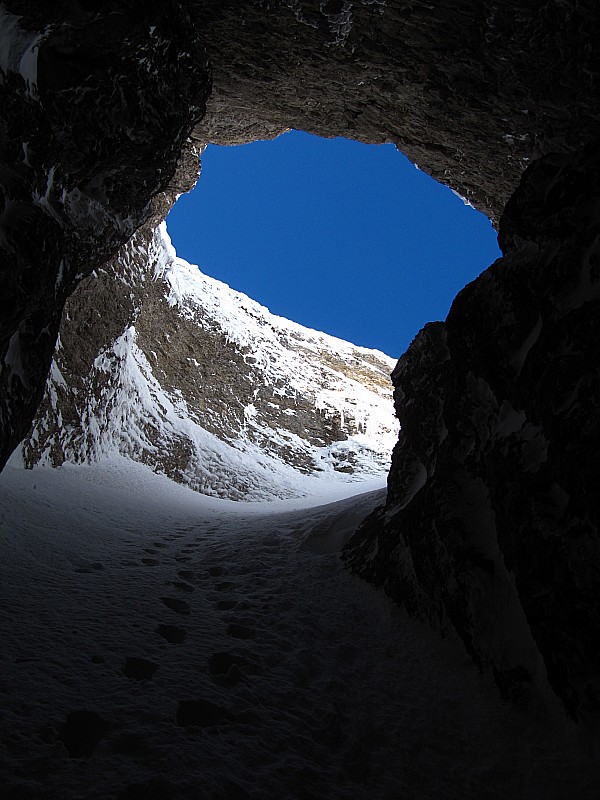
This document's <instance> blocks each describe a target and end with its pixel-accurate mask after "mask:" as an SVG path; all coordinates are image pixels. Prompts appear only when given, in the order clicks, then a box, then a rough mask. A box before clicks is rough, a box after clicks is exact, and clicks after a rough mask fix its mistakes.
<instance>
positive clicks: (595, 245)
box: [346, 143, 600, 720]
mask: <svg viewBox="0 0 600 800" xmlns="http://www.w3.org/2000/svg"><path fill="white" fill-rule="evenodd" d="M599 153H600V148H599V146H598V143H593V144H591V145H590V146H588V147H586V148H584V149H582V150H579V151H578V152H576V153H574V154H572V155H568V156H557V155H554V156H548V157H546V158H543V159H541V160H540V161H538V162H536V163H535V164H534V165H533V166H532V167H530V169H529V170H527V172H526V173H525V175H524V176H523V180H522V182H521V185H520V187H519V189H518V190H517V192H516V193H515V195H514V196H513V198H512V199H511V200H510V202H509V203H508V206H507V208H506V211H505V213H504V215H503V217H502V220H501V223H500V237H499V238H500V243H501V245H502V249H503V252H504V258H502V259H500V260H498V261H497V262H496V263H495V264H494V265H492V266H491V267H490V268H489V269H488V270H487V271H486V272H484V273H483V275H481V276H480V277H479V278H478V279H477V280H475V281H474V282H473V283H471V284H469V285H468V286H467V287H466V288H465V289H464V290H463V291H462V292H461V293H460V294H459V295H458V297H457V298H456V300H455V301H454V304H453V306H452V309H451V311H450V314H449V315H448V319H447V320H446V322H445V323H434V324H430V325H427V326H426V327H425V328H424V329H423V330H422V331H421V332H420V333H419V335H418V336H417V338H416V339H415V340H414V342H413V343H412V344H411V346H410V348H409V350H408V351H407V353H406V354H405V355H404V356H403V357H402V358H401V359H400V361H399V362H398V364H397V366H396V368H395V370H394V373H393V381H394V385H395V387H396V388H395V402H396V410H397V414H398V417H399V419H400V422H401V426H402V431H401V434H400V439H399V442H398V444H397V445H396V448H395V450H394V456H393V465H392V470H391V473H390V477H389V483H388V498H387V503H386V506H385V508H383V509H381V510H379V511H378V512H376V513H375V514H374V515H373V516H372V517H371V518H370V519H369V520H367V522H366V523H365V524H364V526H363V527H362V529H361V530H360V531H359V532H358V533H357V534H356V535H355V537H354V539H353V540H352V541H351V543H350V544H349V546H348V549H347V551H346V559H347V561H348V562H349V563H350V564H351V565H352V567H353V568H354V569H355V570H356V571H357V572H358V573H359V574H360V575H362V576H364V577H366V578H368V579H369V580H371V581H373V582H375V583H377V584H379V585H382V586H384V587H385V589H386V591H387V592H388V593H389V594H390V595H391V596H392V597H394V599H395V600H396V601H397V602H398V603H400V604H401V605H403V606H404V607H405V608H407V609H408V610H409V612H410V613H412V614H416V615H418V616H421V617H425V618H427V619H428V620H430V621H431V622H432V623H433V624H434V625H435V626H436V627H438V628H440V629H442V630H444V631H446V632H454V633H456V634H457V635H458V636H460V638H461V639H462V640H463V642H464V643H465V646H466V647H467V649H468V650H469V652H470V653H471V655H472V656H473V658H474V659H475V661H476V662H477V663H478V664H480V665H481V666H482V667H484V668H487V669H491V670H492V671H493V673H494V675H495V677H496V681H497V683H498V685H499V687H500V688H501V690H502V691H503V693H504V694H505V695H506V696H507V697H510V698H512V699H516V700H521V701H524V700H527V699H528V698H530V697H531V693H532V690H535V687H536V686H539V683H540V681H541V680H543V678H544V673H545V672H546V671H547V676H548V680H549V682H550V684H551V686H552V688H553V689H554V691H555V692H556V694H557V695H558V696H559V697H560V698H561V699H562V701H563V703H564V705H565V707H566V709H567V711H568V712H569V714H570V715H571V716H572V717H574V718H575V719H577V720H582V719H588V720H589V719H591V718H592V717H594V716H596V715H597V714H598V711H600V658H599V657H598V649H597V646H596V645H597V641H596V639H597V631H598V629H599V626H600V539H599V536H598V522H599V516H600V495H599V494H598V489H597V476H598V475H599V474H600V456H599V453H600V407H599V398H600V354H599V352H598V346H597V333H596V331H597V326H598V323H599V322H600V189H599V187H600V157H599Z"/></svg>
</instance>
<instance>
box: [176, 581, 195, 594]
mask: <svg viewBox="0 0 600 800" xmlns="http://www.w3.org/2000/svg"><path fill="white" fill-rule="evenodd" d="M172 583H173V586H174V587H175V588H176V589H179V590H180V591H182V592H193V591H195V589H194V587H193V586H192V585H191V584H190V583H186V582H185V581H172Z"/></svg>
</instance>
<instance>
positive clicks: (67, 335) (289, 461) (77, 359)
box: [21, 225, 398, 500]
mask: <svg viewBox="0 0 600 800" xmlns="http://www.w3.org/2000/svg"><path fill="white" fill-rule="evenodd" d="M111 269H112V273H113V274H106V275H99V276H96V278H95V279H94V280H92V281H90V282H88V283H87V284H85V285H84V286H83V287H82V288H80V289H79V290H78V292H77V293H76V294H75V296H74V298H72V299H71V300H70V301H69V302H70V304H69V306H68V307H67V310H66V313H65V316H64V319H63V325H62V328H61V338H60V341H59V344H58V346H57V350H56V354H55V359H54V362H53V365H52V370H51V373H50V376H49V379H48V383H47V386H46V395H45V399H44V402H43V403H42V406H41V408H40V411H39V412H38V416H37V418H36V420H35V422H34V426H33V429H32V431H31V433H30V435H29V437H28V439H27V440H26V441H25V443H24V445H23V447H22V448H21V453H22V455H23V458H24V461H25V463H26V464H27V465H29V466H31V465H33V464H36V463H42V464H52V465H54V466H57V465H59V464H61V463H63V462H64V461H70V462H73V463H88V462H92V461H94V460H97V459H99V458H104V457H106V456H108V455H111V454H115V453H120V454H122V455H125V456H127V457H129V458H131V459H133V460H135V461H141V462H143V463H146V464H149V465H150V466H152V468H153V469H155V470H156V471H159V472H163V473H164V474H166V475H168V476H169V477H171V478H173V479H174V480H177V481H179V482H181V483H184V484H186V485H188V486H190V487H191V488H193V489H196V490H197V491H200V492H202V493H204V494H211V495H215V496H221V497H229V498H233V499H238V500H240V499H243V500H260V499H266V498H274V497H280V498H285V497H294V496H302V495H306V494H307V493H308V492H312V491H313V490H314V484H315V479H317V480H319V481H326V482H331V481H333V482H334V483H347V482H356V481H362V480H365V479H370V478H373V477H380V478H381V479H383V478H384V476H385V475H386V473H387V470H388V468H389V462H390V455H391V451H392V448H393V445H394V443H395V441H396V438H397V432H398V425H397V422H396V420H395V417H394V412H393V406H392V398H391V383H390V380H389V373H390V371H391V369H392V368H393V366H394V360H393V359H391V358H389V357H388V356H386V355H384V354H383V353H380V352H378V351H374V350H368V349H366V348H361V347H357V346H355V345H353V344H350V343H349V342H344V341H342V340H340V339H336V338H334V337H332V336H328V335H327V334H324V333H320V332H318V331H313V330H310V329H307V328H304V327H303V326H301V325H297V324H295V323H293V322H290V321H288V320H285V319H282V318H281V317H277V316H275V315H273V314H271V313H270V312H269V311H268V310H267V309H266V308H264V307H263V306H261V305H259V304H258V303H256V302H254V301H253V300H251V299H250V298H248V297H246V296H245V295H243V294H241V293H239V292H236V291H234V290H232V289H230V288H229V287H228V286H226V285H225V284H223V283H221V282H219V281H217V280H214V279H212V278H209V277H207V276H205V275H203V274H202V273H201V272H200V271H199V270H198V268H197V267H195V266H193V265H190V264H188V263H187V262H185V261H183V260H181V259H179V258H177V256H176V254H175V251H174V250H173V248H172V246H171V244H170V240H169V238H168V235H167V233H166V228H165V226H164V225H162V226H161V228H160V230H159V231H157V232H156V233H155V234H154V235H153V237H152V238H151V239H150V241H149V242H140V241H136V239H135V238H134V240H132V242H131V243H130V245H128V247H127V248H126V249H125V250H124V251H123V253H122V254H121V255H120V256H119V258H118V259H117V260H116V262H115V263H114V264H113V265H112V266H111V267H109V270H111ZM115 273H116V277H117V279H118V282H117V284H116V285H117V286H119V285H120V286H122V295H120V296H115V289H114V286H115ZM104 278H106V279H107V280H105V281H103V279H104ZM99 309H101V311H99ZM81 319H87V320H88V322H87V327H86V328H83V329H82V328H81V327H77V325H81V323H80V322H78V321H80V320H81ZM107 319H108V320H109V321H110V320H111V319H114V320H120V323H119V324H120V327H118V328H116V329H115V328H114V327H113V329H111V330H110V331H108V332H105V331H104V329H103V328H102V326H106V325H107V324H109V323H107ZM103 337H104V338H103ZM107 337H108V341H107ZM91 341H98V344H97V345H96V346H95V349H93V348H92V346H91V345H90V344H89V342H91ZM86 348H87V350H86Z"/></svg>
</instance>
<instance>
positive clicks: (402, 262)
mask: <svg viewBox="0 0 600 800" xmlns="http://www.w3.org/2000/svg"><path fill="white" fill-rule="evenodd" d="M167 227H168V230H169V234H170V236H171V240H172V242H173V244H174V246H175V249H176V251H177V254H178V255H179V256H180V257H182V258H184V259H186V260H187V261H188V262H190V263H192V264H198V265H199V268H200V269H201V270H202V272H205V273H207V274H209V275H211V277H214V278H217V279H219V280H222V281H224V282H225V283H227V284H229V285H230V286H231V287H232V288H233V289H236V290H238V291H241V292H243V293H244V294H247V295H248V296H250V297H251V298H252V299H254V300H256V301H258V302H260V303H261V304H263V305H265V306H267V307H268V308H269V310H270V311H271V312H272V313H274V314H277V315H280V316H283V317H286V318H287V319H290V320H293V321H294V322H298V323H300V324H302V325H305V326H307V327H310V328H314V329H316V330H321V331H324V332H326V333H328V334H330V335H333V336H336V337H339V338H341V339H345V340H348V341H351V342H353V343H354V344H358V345H360V346H362V347H370V348H373V349H378V350H381V351H383V352H385V353H387V354H389V355H392V356H394V357H398V356H399V355H401V354H402V353H403V352H404V351H405V350H406V349H407V347H408V345H409V344H410V342H411V340H412V339H413V337H414V336H415V335H416V333H417V332H418V330H419V329H420V328H421V327H422V326H423V325H425V323H427V322H429V321H432V320H436V319H444V318H445V317H446V315H447V312H448V310H449V307H450V305H451V303H452V300H453V299H454V297H455V296H456V294H457V293H458V292H459V291H460V290H461V289H462V288H463V286H465V285H466V284H467V283H468V282H469V281H471V280H473V279H474V278H475V277H477V276H478V275H479V274H480V273H481V272H482V271H483V270H484V269H486V268H487V267H488V266H489V265H490V264H491V263H492V262H493V261H495V260H496V259H497V258H499V257H500V255H501V253H500V250H499V248H498V244H497V240H496V233H495V231H494V230H493V228H492V226H491V224H490V222H489V220H488V219H487V217H485V215H484V214H482V213H480V212H478V211H476V210H475V209H474V208H473V207H472V206H470V205H469V204H468V203H467V202H466V201H465V200H464V199H463V198H461V197H459V196H458V195H457V194H456V193H455V192H453V191H452V190H451V189H449V188H448V187H446V186H444V185H442V184H440V183H438V182H437V181H435V180H433V179H432V178H431V177H430V176H429V175H427V174H426V173H425V172H422V171H421V170H419V169H418V168H415V165H414V164H412V163H411V162H410V161H409V160H408V159H407V158H406V157H405V156H403V155H402V154H401V153H400V152H399V151H398V150H397V148H396V147H395V146H394V145H392V144H382V145H375V144H370V145H369V144H363V143H360V142H357V141H352V140H350V139H344V138H335V139H325V138H321V137H318V136H314V135H311V134H308V133H304V132H302V131H295V130H293V131H288V132H286V133H284V134H282V135H280V136H278V137H277V138H275V139H272V140H267V141H256V142H252V143H250V144H243V145H233V146H218V145H209V146H208V147H207V149H206V150H205V151H204V153H203V155H202V174H201V177H200V179H199V180H198V183H197V184H196V187H195V188H194V189H193V190H192V191H191V192H189V193H188V194H185V195H182V196H181V197H180V198H179V200H178V201H177V202H176V203H175V205H174V207H173V209H172V210H171V212H170V214H169V216H168V218H167Z"/></svg>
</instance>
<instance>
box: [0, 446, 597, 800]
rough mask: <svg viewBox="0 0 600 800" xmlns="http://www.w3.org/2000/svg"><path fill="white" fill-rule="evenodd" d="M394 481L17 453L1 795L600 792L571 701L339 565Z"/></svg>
mask: <svg viewBox="0 0 600 800" xmlns="http://www.w3.org/2000/svg"><path fill="white" fill-rule="evenodd" d="M338 488H339V487H338ZM341 488H342V490H347V488H348V487H347V486H346V487H341ZM329 491H331V487H330V489H329ZM380 498H381V493H380V492H375V493H374V494H373V493H371V494H364V495H361V496H359V497H354V498H349V499H346V500H343V501H339V502H336V503H333V504H331V503H330V504H328V505H325V506H320V507H317V508H307V507H306V504H307V501H306V500H298V499H296V500H293V501H276V502H274V503H256V504H246V503H244V504H242V503H234V502H231V501H227V500H218V499H215V498H211V497H206V496H202V495H199V494H197V493H194V492H191V491H189V490H188V489H186V488H184V487H181V486H177V485H176V484H175V483H173V482H172V481H169V480H168V479H167V478H165V477H164V476H160V475H156V474H154V473H153V472H152V471H151V470H150V469H149V468H148V467H145V466H143V465H140V464H135V463H134V462H132V461H131V460H128V459H125V458H123V457H118V458H115V459H113V460H112V461H111V462H103V463H98V464H94V465H91V466H86V465H80V466H71V465H65V466H63V467H61V468H58V469H55V470H50V469H44V468H39V467H38V468H35V469H33V470H23V469H15V468H12V467H7V468H6V469H5V471H4V472H3V473H2V474H1V475H0V637H1V641H2V647H1V648H0V731H1V733H0V786H1V787H2V797H3V799H4V800H50V799H51V800H55V798H60V800H83V799H84V798H85V800H92V799H94V800H96V799H97V800H100V798H101V799H102V800H132V799H133V800H139V798H142V800H156V799H157V798H160V800H163V799H164V800H204V799H205V798H207V799H213V800H240V799H241V800H243V799H247V800H280V799H281V798H291V799H292V800H294V799H295V798H298V799H300V798H303V799H305V800H306V799H307V798H309V799H310V800H313V798H348V800H363V798H364V799H365V800H366V798H368V800H400V798H411V800H500V799H501V798H502V799H503V800H517V799H518V800H540V798H544V800H567V798H571V797H577V798H579V799H580V800H591V798H595V797H597V786H598V777H599V776H598V770H597V762H596V761H595V760H594V759H593V758H592V757H591V756H590V755H586V753H585V752H582V751H580V750H579V749H578V746H577V743H576V741H575V738H574V736H573V735H572V730H571V729H570V728H569V727H568V725H567V724H566V723H563V721H562V719H561V717H560V713H559V712H557V711H556V709H552V708H550V709H546V710H545V711H544V710H542V709H541V710H540V715H539V718H538V719H537V720H534V719H531V718H528V719H526V718H522V717H521V716H519V714H518V713H517V712H516V711H515V710H514V709H513V708H511V707H509V706H506V705H505V704H503V703H501V702H500V700H499V698H498V694H497V691H496V689H495V687H494V686H493V685H492V684H491V682H490V681H488V680H487V679H485V678H483V677H482V676H480V675H479V674H478V673H477V671H476V669H475V667H474V666H473V665H472V663H471V662H470V660H469V659H468V658H467V657H466V655H465V654H464V653H463V652H462V651H461V650H460V649H458V648H457V647H455V646H454V645H452V644H451V643H447V642H446V643H444V642H442V641H441V640H439V639H438V638H437V637H436V636H434V635H433V634H432V633H431V632H430V631H429V630H428V629H427V628H425V627H423V626H421V625H418V624H416V623H414V622H411V621H408V620H406V619H405V618H404V617H403V616H402V615H401V614H400V612H399V611H398V610H397V609H395V608H394V607H393V606H392V605H391V604H390V603H389V602H388V601H387V599H386V598H385V597H384V596H383V595H382V594H381V593H379V592H377V591H375V590H374V589H372V588H371V587H369V586H368V585H366V584H364V583H362V582H361V581H359V580H358V579H356V578H355V577H353V576H352V575H350V574H348V573H347V572H345V571H344V569H343V568H342V566H341V564H340V561H339V558H338V556H337V553H336V548H337V547H339V546H340V545H341V543H342V541H343V538H344V535H343V531H344V530H345V529H346V530H347V529H348V528H349V527H352V524H351V521H352V520H353V524H354V525H355V524H356V523H357V521H358V520H359V519H360V518H361V517H362V516H364V515H365V514H366V513H367V512H368V511H369V510H370V509H371V508H372V507H373V506H374V505H375V504H376V503H377V502H379V501H380ZM324 499H325V498H324V497H322V498H321V500H324ZM331 499H332V496H331V495H330V496H329V501H331ZM340 533H341V538H340ZM555 712H556V715H555V716H553V715H554V714H555Z"/></svg>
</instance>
